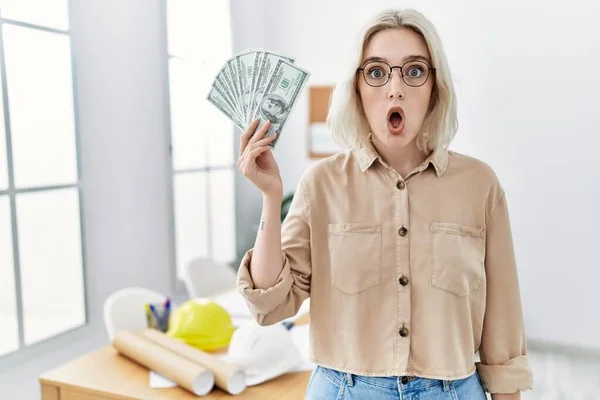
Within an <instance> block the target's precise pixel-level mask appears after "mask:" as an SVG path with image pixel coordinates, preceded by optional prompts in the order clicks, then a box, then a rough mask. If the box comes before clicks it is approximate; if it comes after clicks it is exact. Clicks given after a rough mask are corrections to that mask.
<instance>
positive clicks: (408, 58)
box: [362, 54, 431, 65]
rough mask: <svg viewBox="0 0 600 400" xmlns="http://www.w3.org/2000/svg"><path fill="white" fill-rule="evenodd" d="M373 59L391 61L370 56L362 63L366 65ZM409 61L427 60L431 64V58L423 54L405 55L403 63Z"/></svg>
mask: <svg viewBox="0 0 600 400" xmlns="http://www.w3.org/2000/svg"><path fill="white" fill-rule="evenodd" d="M371 61H385V62H387V63H389V61H388V60H387V59H385V58H382V57H369V58H367V59H366V60H365V61H363V63H362V65H365V64H366V63H368V62H371ZM408 61H425V62H426V63H427V64H430V65H431V61H429V58H427V57H425V56H421V55H416V54H413V55H409V56H406V57H404V60H403V63H405V62H408Z"/></svg>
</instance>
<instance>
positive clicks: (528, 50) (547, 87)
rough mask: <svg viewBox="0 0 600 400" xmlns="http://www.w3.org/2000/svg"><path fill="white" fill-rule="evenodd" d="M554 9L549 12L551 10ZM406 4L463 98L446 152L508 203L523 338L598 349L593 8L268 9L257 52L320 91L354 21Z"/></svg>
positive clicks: (295, 160) (597, 88)
mask: <svg viewBox="0 0 600 400" xmlns="http://www.w3.org/2000/svg"><path fill="white" fill-rule="evenodd" d="M550 3H553V4H550ZM388 7H414V8H416V9H418V10H420V11H422V12H423V13H425V14H426V15H427V16H428V17H429V18H430V19H431V20H432V21H433V23H434V24H435V25H436V27H437V29H438V31H439V34H440V36H441V37H442V40H443V41H444V46H445V49H446V52H447V55H448V58H449V62H450V66H451V68H452V72H453V75H454V77H455V81H456V83H457V90H458V95H459V98H460V111H459V117H460V129H459V133H458V135H457V137H456V139H455V142H454V144H453V146H452V148H453V149H454V150H457V151H461V152H466V153H468V154H471V155H473V156H476V157H479V158H481V159H483V160H485V161H486V162H488V163H489V164H490V165H491V166H492V167H493V168H494V169H495V170H496V171H497V173H498V175H499V176H500V179H501V181H502V182H503V184H504V187H505V189H506V191H507V196H508V200H509V205H510V210H511V215H512V222H513V232H514V238H515V246H516V252H517V260H518V263H519V273H520V279H521V291H522V296H523V305H524V312H525V322H526V327H527V333H528V335H529V337H530V338H532V339H540V340H548V341H552V342H556V343H560V344H569V345H582V346H593V347H597V348H600V313H598V312H597V311H596V310H594V309H593V307H592V305H593V304H600V290H598V289H597V287H598V282H600V268H599V267H600V253H599V252H598V250H597V247H598V243H599V241H600V233H599V231H598V229H597V226H599V225H600V211H599V210H598V207H597V206H594V205H597V204H600V167H599V166H598V163H597V160H596V157H597V148H598V146H600V132H599V130H598V126H600V101H599V100H598V99H599V98H600V74H598V72H597V70H598V65H600V45H599V44H598V38H599V37H600V25H599V24H598V23H597V16H598V15H600V5H599V3H598V2H592V1H589V0H588V1H586V0H574V1H570V2H569V3H568V4H567V3H564V2H560V3H559V2H547V1H542V0H530V1H526V2H524V1H517V0H505V1H502V2H475V1H465V0H462V1H452V2H449V1H443V0H429V1H426V0H419V1H417V0H407V1H403V2H397V1H386V0H371V1H368V2H367V1H358V0H352V1H344V2H341V1H322V0H302V1H300V0H290V1H285V2H282V1H275V0H267V1H266V7H265V9H266V20H267V21H268V31H269V32H270V33H269V34H268V35H265V43H264V45H265V47H269V48H272V49H273V50H276V51H281V52H285V53H287V54H290V55H293V56H295V57H296V62H297V64H298V65H300V66H302V67H304V68H306V69H308V70H309V71H310V72H311V73H312V76H311V80H310V81H309V85H317V84H331V83H334V82H335V80H336V66H337V65H339V63H340V62H342V61H343V59H344V54H345V51H346V50H347V48H348V46H349V44H350V43H351V42H352V41H353V40H354V39H355V34H356V32H357V30H358V29H359V27H360V26H361V25H362V23H363V22H364V20H365V19H367V18H368V17H370V16H371V15H372V14H373V13H375V12H377V11H379V10H381V9H383V8H388ZM307 108H308V104H307V96H306V92H305V95H304V98H302V99H301V102H300V104H298V106H297V108H296V109H295V111H294V113H293V115H292V117H291V120H290V125H289V126H288V127H287V128H286V132H285V133H284V134H283V136H282V139H281V141H280V142H279V143H278V148H277V149H276V156H278V160H280V164H281V169H282V175H283V179H284V184H285V187H286V190H293V189H294V188H295V185H296V184H297V181H298V179H299V177H300V175H301V174H302V172H303V171H304V169H305V168H306V167H307V166H309V165H310V164H311V162H312V161H311V160H309V159H308V158H307V157H306V130H307V123H306V120H307V118H306V116H307V112H308V109H307Z"/></svg>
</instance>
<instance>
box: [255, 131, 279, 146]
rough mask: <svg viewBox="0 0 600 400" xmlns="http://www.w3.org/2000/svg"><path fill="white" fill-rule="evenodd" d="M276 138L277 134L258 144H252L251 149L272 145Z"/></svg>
mask: <svg viewBox="0 0 600 400" xmlns="http://www.w3.org/2000/svg"><path fill="white" fill-rule="evenodd" d="M276 137H277V134H276V133H274V134H272V135H270V136H267V137H266V138H262V139H260V140H259V141H256V142H254V143H252V144H251V148H252V149H255V148H257V147H262V146H265V145H267V144H269V143H271V142H272V141H274V140H275V138H276Z"/></svg>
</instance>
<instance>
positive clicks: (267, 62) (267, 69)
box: [249, 51, 294, 121]
mask: <svg viewBox="0 0 600 400" xmlns="http://www.w3.org/2000/svg"><path fill="white" fill-rule="evenodd" d="M280 60H285V61H287V62H288V63H294V59H293V58H288V57H284V56H281V55H278V54H275V53H272V52H269V51H265V52H264V54H263V56H262V60H261V64H260V67H259V68H258V71H257V72H258V74H257V77H256V79H255V81H254V87H253V88H252V103H251V104H250V109H251V110H252V112H251V114H250V118H249V120H250V121H253V120H254V119H256V118H258V109H257V105H258V102H259V101H260V99H261V98H262V96H263V94H264V91H265V88H266V86H267V83H268V82H269V79H270V78H271V76H272V75H273V71H274V70H275V67H276V66H277V63H278V62H279V61H280Z"/></svg>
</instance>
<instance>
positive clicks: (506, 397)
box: [492, 391, 521, 400]
mask: <svg viewBox="0 0 600 400" xmlns="http://www.w3.org/2000/svg"><path fill="white" fill-rule="evenodd" d="M492 400H521V392H520V391H518V392H516V393H512V394H504V393H493V394H492Z"/></svg>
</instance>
